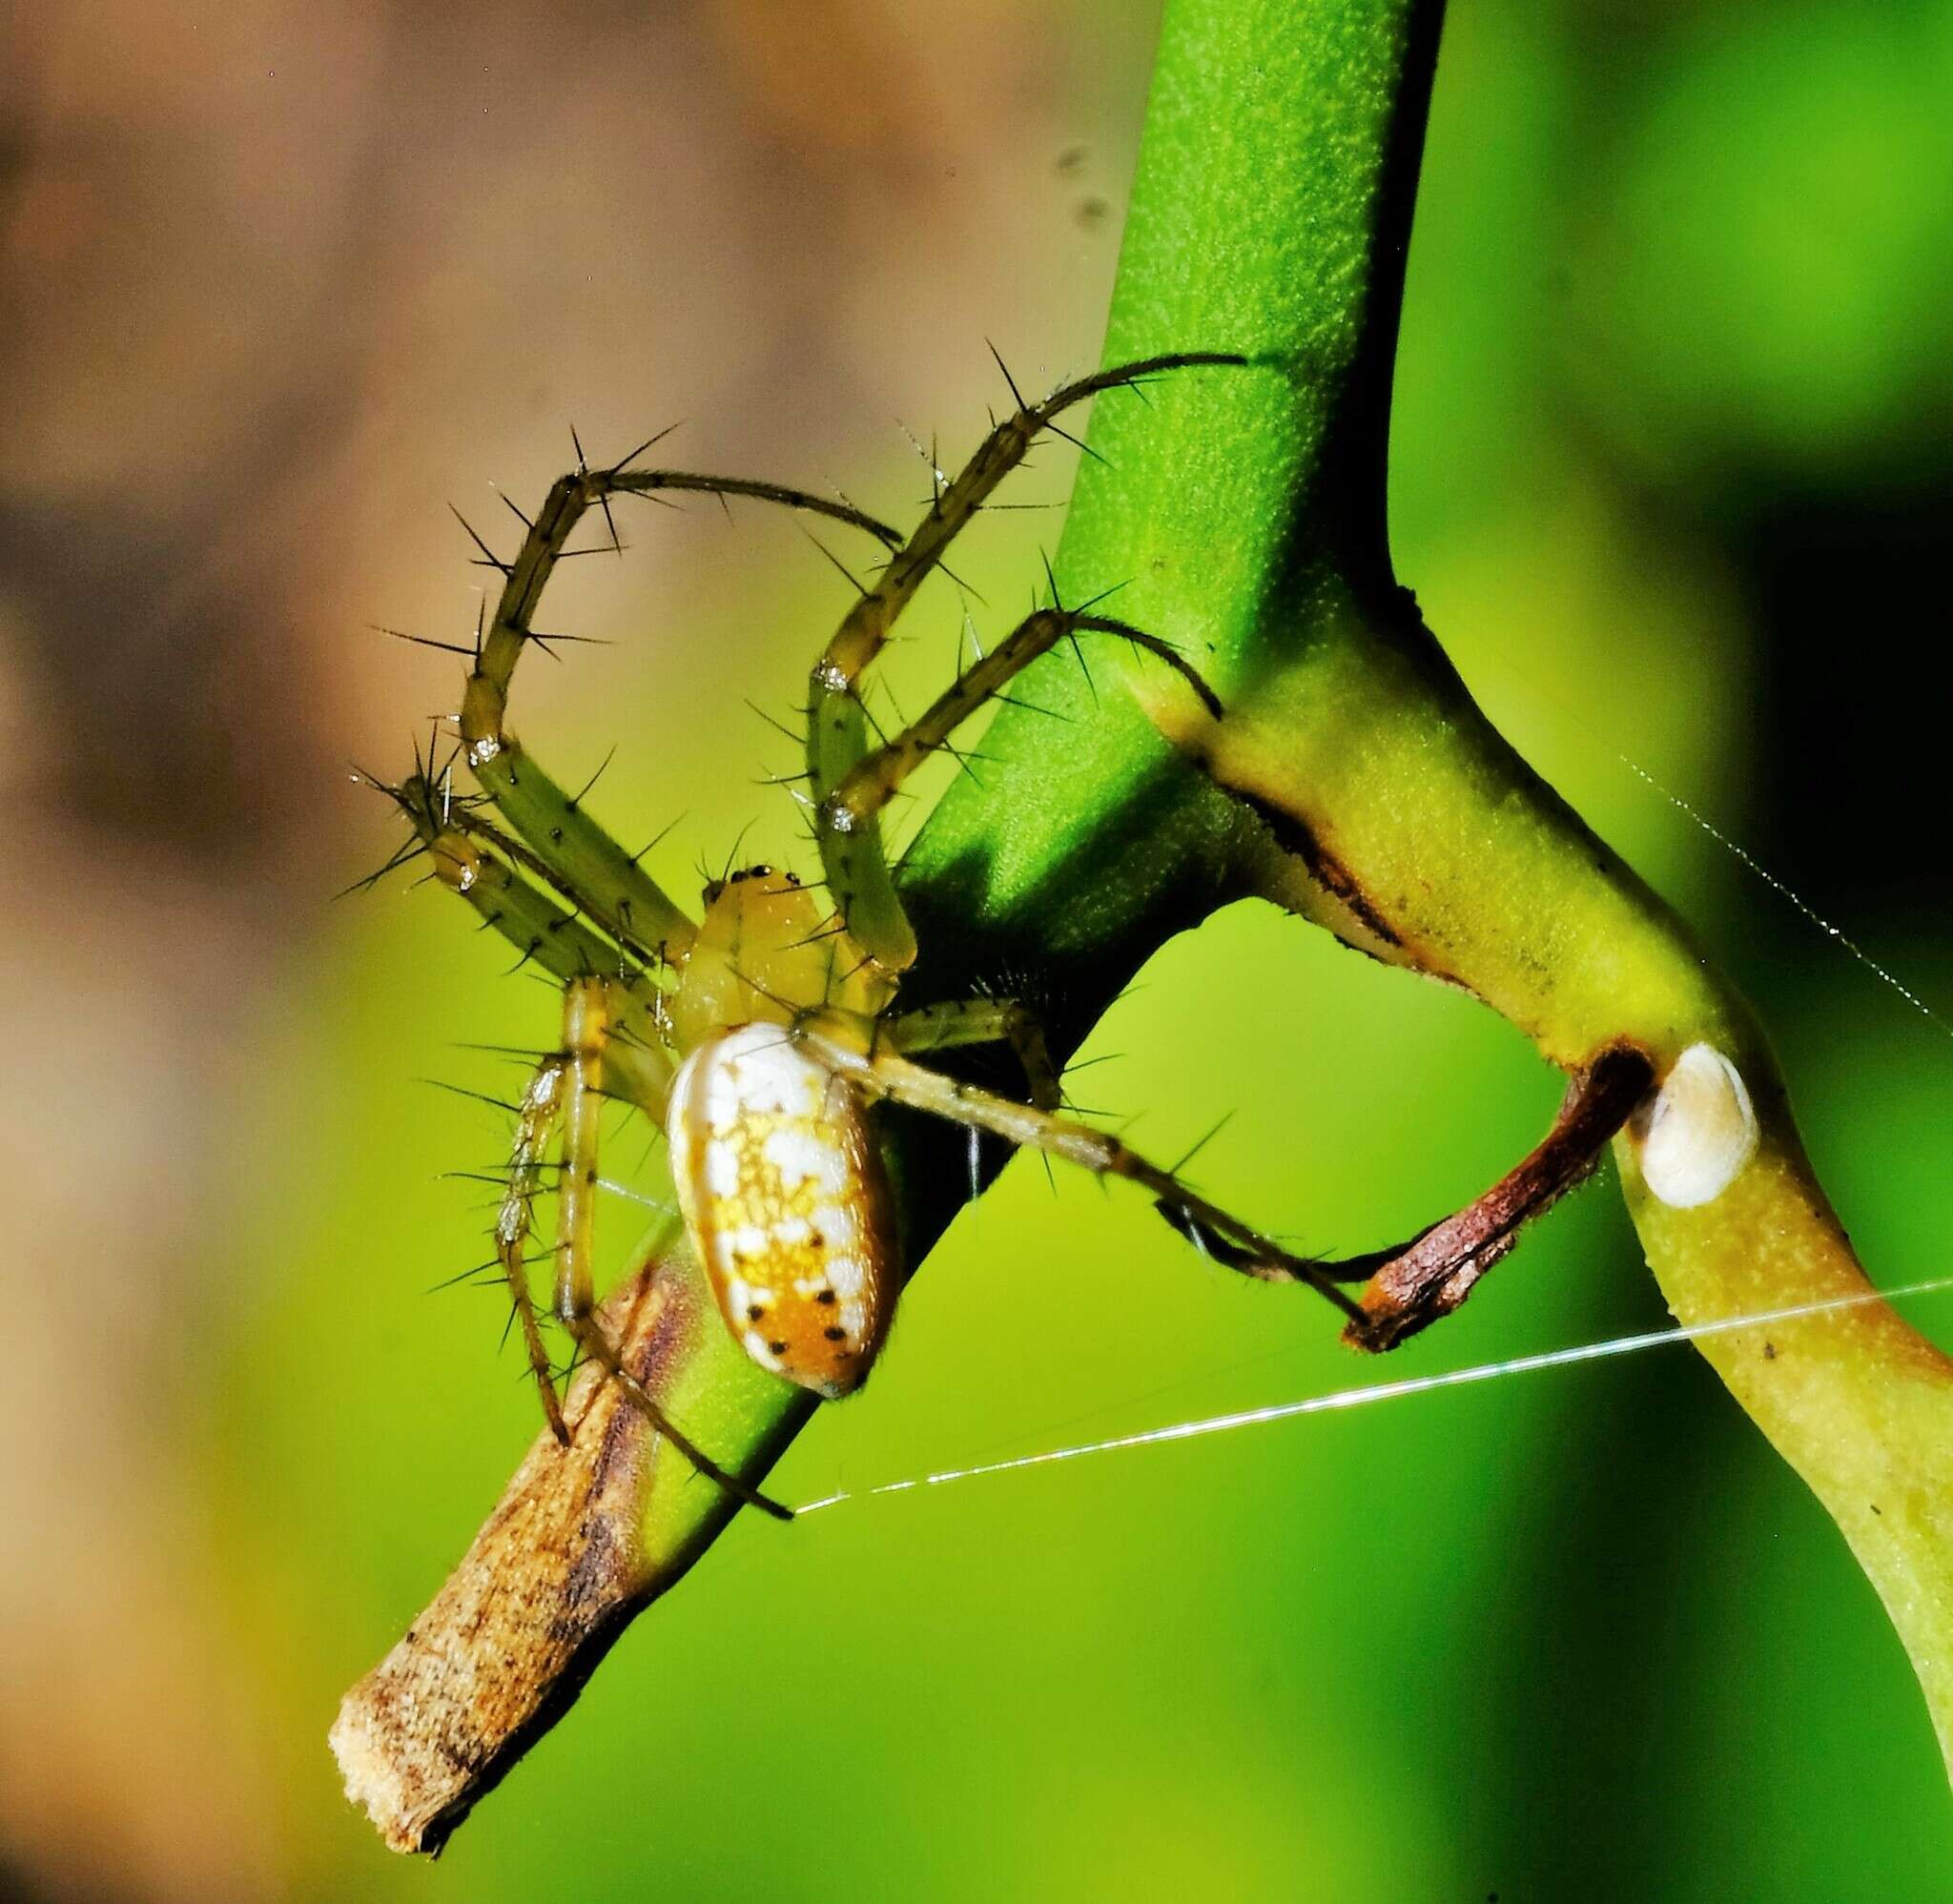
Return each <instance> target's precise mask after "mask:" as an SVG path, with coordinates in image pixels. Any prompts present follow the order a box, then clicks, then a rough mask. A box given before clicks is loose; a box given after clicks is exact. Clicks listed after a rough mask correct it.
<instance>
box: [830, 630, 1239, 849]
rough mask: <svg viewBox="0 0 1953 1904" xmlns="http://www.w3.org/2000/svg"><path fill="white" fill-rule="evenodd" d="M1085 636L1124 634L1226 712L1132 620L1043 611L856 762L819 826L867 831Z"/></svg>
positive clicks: (1175, 653)
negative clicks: (998, 706) (984, 718)
mask: <svg viewBox="0 0 1953 1904" xmlns="http://www.w3.org/2000/svg"><path fill="white" fill-rule="evenodd" d="M1079 634H1105V635H1117V636H1118V637H1119V638H1120V640H1121V641H1125V642H1129V643H1131V645H1133V646H1134V647H1138V648H1143V649H1144V650H1145V651H1146V652H1147V653H1148V654H1151V655H1157V656H1158V657H1159V659H1160V660H1162V661H1163V662H1164V663H1165V664H1166V665H1167V666H1169V667H1170V668H1172V669H1173V670H1174V672H1175V673H1176V674H1178V675H1180V676H1181V678H1182V680H1184V681H1185V682H1186V683H1187V684H1188V686H1191V687H1192V689H1193V691H1194V692H1195V693H1196V694H1197V695H1199V696H1200V698H1201V702H1202V704H1203V706H1205V707H1206V708H1207V710H1208V712H1209V713H1211V714H1213V715H1214V716H1215V717H1216V719H1218V718H1219V717H1220V714H1221V704H1220V702H1219V701H1217V700H1216V699H1215V698H1214V693H1213V690H1212V689H1211V688H1210V687H1208V686H1207V684H1206V683H1205V682H1204V681H1203V680H1202V679H1201V677H1200V676H1199V675H1198V674H1197V673H1195V671H1194V669H1193V668H1192V666H1191V665H1189V664H1188V663H1187V662H1186V661H1185V659H1184V658H1183V657H1182V655H1181V653H1180V651H1179V649H1177V648H1175V647H1174V646H1172V645H1170V644H1169V643H1166V642H1162V640H1161V639H1160V638H1159V637H1158V636H1157V635H1149V634H1146V633H1144V632H1143V631H1142V630H1141V629H1139V628H1135V627H1133V626H1132V625H1131V624H1129V623H1126V622H1116V621H1114V620H1113V619H1112V618H1111V617H1110V616H1108V615H1087V614H1078V613H1074V612H1073V611H1071V610H1069V609H1065V608H1039V609H1038V610H1037V611H1036V612H1035V613H1033V614H1031V615H1029V616H1027V617H1026V618H1025V619H1024V620H1023V621H1022V622H1020V623H1019V624H1018V626H1017V627H1016V628H1015V629H1013V630H1012V632H1011V633H1010V634H1008V635H1007V636H1005V637H1004V639H1003V640H1002V641H1000V642H999V643H998V644H997V646H995V647H994V648H992V649H991V650H990V652H989V653H988V654H986V655H982V656H980V657H979V658H978V659H977V661H975V662H973V663H972V664H971V665H970V666H969V667H968V668H966V669H965V670H964V671H963V672H962V673H961V674H960V675H958V676H957V678H956V680H955V681H953V682H952V683H951V684H950V686H949V687H948V688H947V689H946V690H945V691H944V692H943V693H942V694H941V695H940V696H938V697H937V699H936V700H935V702H934V703H933V704H932V705H931V706H929V707H928V709H927V710H926V711H925V712H924V713H923V714H922V715H921V716H920V717H919V718H918V719H917V720H915V721H914V722H912V723H911V724H910V725H909V726H908V727H904V728H903V729H902V731H901V732H900V733H898V734H895V735H894V736H893V737H892V738H891V739H889V740H887V741H885V742H884V743H883V744H882V745H881V746H880V747H876V748H874V750H873V751H872V752H870V753H868V754H865V755H864V756H863V757H862V758H861V759H860V760H858V761H856V762H855V763H854V765H853V767H852V768H849V769H848V771H847V772H846V773H845V774H844V775H843V776H842V778H841V781H840V784H839V785H838V786H837V787H836V788H834V790H833V792H832V793H830V794H829V795H828V797H827V798H826V799H825V800H823V801H822V802H821V804H820V806H819V808H818V809H817V811H816V824H817V825H818V826H819V827H820V828H822V829H823V830H824V831H825V830H830V829H831V830H833V831H834V832H836V833H843V834H849V835H853V834H861V833H865V832H866V830H867V829H869V827H870V826H871V824H872V823H873V822H874V818H875V816H876V815H877V814H878V813H879V812H880V811H881V809H883V808H884V807H886V806H887V805H888V804H889V802H890V801H891V800H893V799H894V796H895V793H896V791H897V790H898V789H899V788H900V787H901V785H902V783H903V781H905V780H907V779H908V777H909V776H910V775H911V774H912V773H914V772H915V769H916V768H919V767H920V766H922V764H923V763H924V762H925V761H926V760H928V758H929V757H930V755H931V754H933V753H934V752H935V750H936V749H937V748H938V747H941V746H942V745H943V744H944V742H946V741H947V740H948V739H949V737H950V735H951V734H952V733H954V732H955V731H956V728H957V727H959V726H961V724H962V723H963V722H964V721H966V720H968V719H969V717H970V716H971V715H972V714H974V713H975V712H976V711H977V708H978V707H980V706H982V705H983V704H984V702H986V701H987V700H989V699H990V698H991V697H992V696H993V695H995V694H997V693H998V692H1000V691H1001V689H1002V688H1003V687H1004V686H1006V685H1007V684H1008V683H1009V682H1011V681H1012V680H1014V679H1015V678H1016V677H1017V676H1018V675H1019V674H1021V673H1022V672H1023V671H1024V669H1025V668H1027V667H1029V666H1030V665H1031V664H1032V663H1033V662H1034V661H1036V660H1037V659H1038V656H1039V655H1043V654H1048V653H1049V652H1050V651H1051V650H1052V649H1053V648H1054V647H1056V646H1057V645H1058V644H1059V642H1061V641H1063V640H1065V639H1066V638H1067V637H1069V636H1072V635H1079Z"/></svg>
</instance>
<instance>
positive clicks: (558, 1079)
mask: <svg viewBox="0 0 1953 1904" xmlns="http://www.w3.org/2000/svg"><path fill="white" fill-rule="evenodd" d="M565 1069H566V1068H565V1064H564V1061H563V1057H562V1054H560V1053H555V1052H552V1053H551V1054H549V1055H548V1056H547V1057H545V1059H544V1060H543V1062H542V1063H541V1064H539V1065H538V1066H537V1067H536V1070H535V1074H534V1075H533V1076H532V1077H531V1078H530V1079H529V1083H528V1088H527V1089H526V1090H525V1091H524V1093H523V1101H522V1106H521V1108H520V1109H519V1110H518V1112H517V1113H516V1124H515V1141H514V1142H513V1144H512V1145H511V1146H510V1150H509V1159H508V1187H507V1189H506V1190H505V1191H504V1194H503V1198H502V1207H501V1209H500V1210H498V1211H497V1212H496V1216H495V1254H496V1256H497V1257H498V1258H499V1259H501V1262H502V1273H503V1275H504V1277H505V1278H506V1279H507V1281H508V1293H509V1296H510V1298H511V1300H513V1301H514V1303H515V1317H516V1321H517V1322H518V1323H519V1324H520V1325H521V1328H522V1332H523V1346H524V1349H525V1350H526V1351H527V1353H528V1358H529V1371H530V1373H531V1374H532V1375H534V1376H535V1378H536V1392H537V1394H539V1395H540V1396H541V1397H542V1398H543V1413H544V1416H545V1418H546V1420H547V1421H548V1423H549V1432H550V1433H551V1434H552V1435H554V1436H555V1437H556V1439H557V1440H558V1441H559V1442H560V1443H563V1445H564V1446H565V1447H567V1446H568V1445H569V1429H568V1427H567V1425H566V1424H565V1422H564V1419H563V1404H562V1402H559V1401H558V1400H557V1396H556V1382H555V1378H554V1376H553V1374H552V1373H551V1370H550V1367H549V1351H548V1350H547V1349H546V1348H545V1346H544V1343H543V1331H542V1328H541V1326H540V1325H539V1324H538V1322H537V1321H536V1305H535V1304H534V1303H533V1302H532V1301H531V1300H529V1272H528V1265H527V1259H526V1252H527V1247H528V1241H529V1233H530V1231H531V1230H532V1229H533V1227H534V1225H535V1217H536V1193H537V1192H538V1191H539V1190H540V1189H541V1188H542V1187H543V1183H542V1179H543V1176H544V1173H545V1171H546V1169H547V1168H548V1165H547V1162H546V1154H547V1151H548V1147H549V1139H550V1136H552V1134H553V1133H554V1131H555V1128H556V1125H557V1123H558V1121H559V1120H560V1118H561V1117H562V1115H563V1085H564V1077H565Z"/></svg>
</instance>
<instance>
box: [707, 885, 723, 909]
mask: <svg viewBox="0 0 1953 1904" xmlns="http://www.w3.org/2000/svg"><path fill="white" fill-rule="evenodd" d="M725 890H726V882H725V881H724V880H723V879H714V880H711V881H709V883H708V884H707V886H706V891H705V903H706V904H707V905H708V906H712V905H716V904H717V903H718V898H719V894H720V893H722V892H723V891H725Z"/></svg>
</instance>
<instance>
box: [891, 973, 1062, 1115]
mask: <svg viewBox="0 0 1953 1904" xmlns="http://www.w3.org/2000/svg"><path fill="white" fill-rule="evenodd" d="M875 1039H876V1044H877V1046H878V1047H879V1046H881V1045H884V1044H885V1045H886V1046H887V1048H889V1049H891V1050H894V1051H897V1052H901V1053H903V1054H905V1055H908V1056H915V1054H918V1053H921V1052H942V1051H953V1050H955V1049H956V1047H958V1046H968V1045H995V1044H1007V1045H1009V1046H1010V1048H1011V1049H1012V1051H1014V1052H1015V1053H1016V1054H1017V1056H1018V1064H1019V1065H1021V1066H1022V1067H1023V1072H1024V1077H1025V1079H1026V1081H1027V1082H1028V1083H1029V1085H1030V1087H1031V1102H1032V1104H1033V1105H1034V1106H1035V1107H1036V1108H1037V1109H1038V1110H1040V1111H1055V1110H1057V1109H1058V1107H1059V1101H1060V1099H1061V1095H1062V1094H1061V1093H1060V1092H1059V1086H1058V1067H1057V1066H1056V1065H1054V1064H1053V1063H1052V1061H1051V1053H1050V1051H1049V1049H1048V1048H1047V1047H1046V1045H1045V1042H1044V1027H1043V1026H1042V1025H1040V1024H1039V1023H1038V1019H1037V1015H1036V1014H1035V1013H1031V1012H1028V1011H1026V1010H1025V1009H1024V1007H1023V1006H1022V1005H1020V1004H1018V1001H1017V1000H1016V999H1015V998H953V999H948V1000H946V1001H945V1002H943V1003H942V1004H939V1005H922V1006H918V1007H917V1008H916V1009H915V1011H913V1012H903V1013H898V1014H897V1015H895V1016H894V1017H891V1018H881V1019H877V1020H876V1021H875Z"/></svg>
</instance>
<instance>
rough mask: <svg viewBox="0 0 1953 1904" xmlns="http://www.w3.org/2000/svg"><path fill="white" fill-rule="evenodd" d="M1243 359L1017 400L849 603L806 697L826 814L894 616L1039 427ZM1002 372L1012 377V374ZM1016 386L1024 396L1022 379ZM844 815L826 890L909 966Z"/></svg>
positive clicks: (1154, 366) (1142, 373) (893, 916)
mask: <svg viewBox="0 0 1953 1904" xmlns="http://www.w3.org/2000/svg"><path fill="white" fill-rule="evenodd" d="M1000 361H1001V360H999V364H1000ZM1245 361H1246V359H1245V358H1241V357H1238V356H1234V355H1232V354H1230V353H1225V352H1217V351H1187V352H1182V353H1180V354H1178V355H1175V356H1171V357H1155V358H1145V359H1144V360H1143V361H1141V362H1139V363H1128V364H1121V365H1120V366H1119V367H1118V368H1116V369H1112V370H1101V371H1098V372H1096V373H1095V374H1094V375H1092V376H1090V377H1083V378H1080V379H1079V380H1078V381H1077V382H1075V383H1067V384H1066V385H1064V387H1063V388H1062V389H1059V390H1057V391H1054V392H1053V393H1052V395H1050V396H1049V397H1047V398H1046V399H1044V400H1043V402H1041V403H1025V402H1024V401H1023V399H1022V398H1021V397H1019V398H1018V405H1019V407H1018V410H1017V411H1016V412H1015V413H1013V414H1012V415H1011V416H1009V417H1006V418H1005V419H1004V420H1003V421H1002V422H1000V423H998V424H997V426H996V427H995V428H994V429H993V430H992V431H991V433H990V435H989V436H988V437H986V438H985V439H984V440H983V442H982V444H981V446H980V447H979V448H978V449H977V454H976V455H975V456H973V457H972V458H971V459H970V461H968V463H966V464H965V465H964V467H963V470H962V473H961V474H960V475H959V476H957V478H956V481H954V482H951V483H949V484H947V485H945V486H941V487H939V488H938V489H937V491H936V494H935V498H934V499H933V501H932V502H931V504H930V509H929V514H928V515H927V516H925V517H924V518H923V519H922V521H921V522H919V523H918V524H917V525H916V527H915V532H914V533H913V534H912V535H911V536H910V538H909V540H908V541H907V542H906V543H902V544H901V545H900V546H899V547H898V548H897V549H896V551H895V553H894V557H893V558H892V559H891V561H890V563H889V564H888V566H887V567H886V568H885V569H883V570H882V572H881V576H880V579H879V580H878V581H877V582H876V583H875V584H874V587H873V588H870V589H868V590H867V591H866V592H865V593H864V594H863V595H862V596H861V598H860V600H859V601H857V602H856V603H855V604H854V605H853V607H852V608H851V609H849V611H848V613H847V616H846V617H845V619H844V620H843V621H842V623H841V625H840V627H839V628H838V629H837V630H836V631H835V633H834V637H833V641H831V642H830V643H829V644H828V646H827V652H826V653H825V654H823V655H822V656H821V658H820V660H819V661H818V662H817V663H815V665H814V668H813V673H812V678H811V681H810V683H809V690H810V691H809V695H808V709H807V765H808V770H809V773H810V776H811V778H812V795H813V800H814V803H815V807H816V811H817V812H821V813H824V811H825V808H826V803H827V800H828V797H829V795H831V794H832V793H833V791H834V790H835V788H838V787H839V786H840V784H841V783H842V781H843V780H844V779H846V777H847V776H848V774H849V773H850V772H851V771H852V770H853V768H854V767H855V765H856V764H857V763H858V762H859V761H860V760H861V759H862V758H863V757H864V756H865V755H866V754H867V752H868V719H867V712H866V710H865V709H864V707H863V706H862V704H861V697H860V688H859V684H860V680H861V677H862V675H863V674H864V673H865V672H866V671H867V669H868V667H869V666H870V665H871V664H872V663H873V662H874V658H875V657H876V656H877V655H878V654H880V652H881V651H882V648H883V647H884V646H885V645H887V643H888V639H889V633H890V630H891V629H892V628H893V627H894V622H895V618H896V617H897V616H898V615H899V614H900V613H901V612H902V610H903V609H904V608H905V607H906V606H907V605H908V604H909V601H910V598H911V597H912V596H913V595H914V594H915V591H916V589H917V588H918V587H920V586H921V584H922V581H923V578H924V577H925V576H927V575H928V574H929V572H930V571H931V570H932V569H933V568H935V566H936V565H937V564H938V563H940V562H941V561H942V558H943V553H944V551H945V550H946V549H947V548H948V547H949V545H950V543H951V542H952V541H954V540H955V538H956V535H957V533H958V532H959V531H960V530H961V529H962V528H963V527H964V526H965V525H966V524H967V523H968V522H970V520H971V518H972V517H974V516H975V515H976V514H977V510H979V509H980V508H981V507H982V506H983V504H984V502H986V501H987V500H988V499H989V497H990V495H991V494H992V492H993V491H994V490H995V489H996V488H997V484H998V483H1000V482H1001V481H1003V480H1004V478H1005V477H1006V476H1008V475H1009V474H1010V473H1011V471H1012V470H1014V469H1015V468H1017V466H1018V464H1019V463H1020V462H1022V461H1023V460H1024V457H1025V455H1026V454H1027V453H1028V451H1029V450H1030V447H1031V445H1032V443H1033V442H1034V441H1035V440H1037V438H1038V434H1039V432H1041V431H1043V430H1045V429H1048V428H1050V427H1052V425H1053V424H1054V422H1055V420H1057V418H1059V416H1060V415H1062V414H1063V413H1064V412H1065V411H1066V410H1068V409H1070V408H1071V407H1072V405H1073V404H1075V403H1081V402H1083V401H1084V399H1086V398H1088V397H1092V396H1096V395H1097V394H1098V393H1099V392H1100V391H1104V390H1117V389H1120V388H1121V387H1124V386H1128V385H1132V384H1136V383H1139V382H1140V381H1141V380H1142V379H1144V378H1146V377H1148V376H1150V375H1152V374H1154V373H1156V372H1161V371H1168V370H1182V369H1187V368H1190V367H1192V366H1194V365H1197V364H1240V363H1244V362H1245ZM1004 374H1005V378H1006V380H1008V379H1009V375H1010V374H1009V372H1008V371H1006V372H1005V373H1004ZM1012 394H1013V395H1014V396H1015V395H1017V387H1016V385H1015V384H1013V385H1012ZM846 819H847V813H846V809H840V810H839V813H838V815H837V816H835V817H823V818H819V819H817V820H816V823H815V834H816V837H817V839H818V841H819V845H820V855H821V863H822V865H823V867H824V868H825V870H826V874H827V884H828V890H829V891H831V892H832V893H833V899H834V903H835V905H836V906H838V907H839V908H840V909H841V915H842V917H843V918H844V919H845V920H846V921H847V924H848V930H849V932H852V933H853V936H854V938H855V939H856V940H857V941H859V943H860V945H861V947H862V950H863V951H865V952H868V954H869V955H870V956H871V957H872V958H874V961H875V962H876V963H877V964H878V965H880V966H881V967H883V968H884V969H885V970H887V971H891V972H900V971H903V970H905V969H906V968H907V967H908V966H910V965H911V964H913V963H914V962H915V933H914V932H912V931H911V930H910V926H909V921H908V918H907V915H906V914H905V913H904V912H903V911H902V908H901V904H900V902H899V901H898V900H897V899H896V897H895V889H894V880H893V878H892V877H891V876H890V873H889V868H888V862H887V860H886V859H885V858H884V856H883V853H882V847H881V832H880V829H879V828H878V827H876V826H874V825H869V826H867V827H865V828H863V829H861V830H860V831H857V832H850V831H847V830H846V829H845V825H846Z"/></svg>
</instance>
